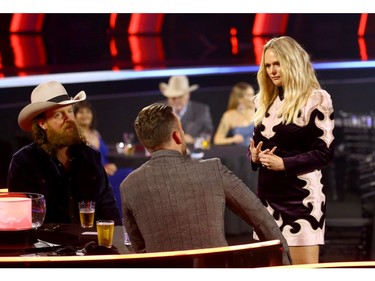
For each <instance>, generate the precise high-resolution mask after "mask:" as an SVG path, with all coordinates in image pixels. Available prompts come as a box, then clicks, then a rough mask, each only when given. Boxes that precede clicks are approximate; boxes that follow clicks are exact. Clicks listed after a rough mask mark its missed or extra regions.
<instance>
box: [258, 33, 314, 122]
mask: <svg viewBox="0 0 375 281" xmlns="http://www.w3.org/2000/svg"><path fill="white" fill-rule="evenodd" d="M268 49H272V51H274V52H275V53H276V55H277V57H278V60H279V62H280V67H281V75H282V82H283V84H282V87H283V90H284V102H283V105H282V107H281V108H280V115H281V117H282V120H283V122H284V123H285V124H289V123H292V122H294V121H295V120H296V119H297V117H298V114H299V111H300V109H301V108H302V107H303V106H304V105H305V103H306V101H307V99H308V97H309V95H310V93H311V91H312V89H319V88H320V84H319V82H318V79H317V78H316V74H315V71H314V69H313V66H312V63H311V61H310V56H309V54H308V53H307V52H306V51H305V50H304V49H303V48H302V47H301V45H300V44H298V43H297V42H296V41H295V40H294V39H293V38H291V37H288V36H282V37H278V38H273V39H271V40H270V41H268V42H267V43H266V44H265V45H264V47H263V53H262V60H261V63H260V67H259V70H258V74H257V80H258V85H259V92H258V94H257V95H256V97H255V99H256V106H257V108H256V112H255V115H254V123H255V125H257V124H259V123H261V122H262V119H263V118H264V116H265V115H266V113H267V110H268V108H269V107H270V106H271V104H272V102H273V101H274V100H275V98H276V97H277V95H278V94H279V89H278V87H277V86H276V85H275V84H274V83H273V82H272V80H271V79H270V77H269V76H268V74H267V71H266V67H265V62H264V59H265V58H264V57H265V52H266V51H267V50H268Z"/></svg>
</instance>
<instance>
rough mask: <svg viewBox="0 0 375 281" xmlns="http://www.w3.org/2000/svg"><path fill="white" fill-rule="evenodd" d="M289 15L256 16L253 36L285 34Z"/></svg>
mask: <svg viewBox="0 0 375 281" xmlns="http://www.w3.org/2000/svg"><path fill="white" fill-rule="evenodd" d="M288 19H289V14H256V15H255V19H254V25H253V35H254V36H261V35H274V34H277V35H280V34H285V32H286V28H287V26H288Z"/></svg>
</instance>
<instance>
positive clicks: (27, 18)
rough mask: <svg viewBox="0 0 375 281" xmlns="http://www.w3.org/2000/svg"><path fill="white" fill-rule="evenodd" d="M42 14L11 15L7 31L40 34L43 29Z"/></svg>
mask: <svg viewBox="0 0 375 281" xmlns="http://www.w3.org/2000/svg"><path fill="white" fill-rule="evenodd" d="M43 23H44V14H13V16H12V20H11V23H10V28H9V31H10V32H11V33H19V32H41V31H42V29H43Z"/></svg>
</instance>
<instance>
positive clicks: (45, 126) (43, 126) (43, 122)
mask: <svg viewBox="0 0 375 281" xmlns="http://www.w3.org/2000/svg"><path fill="white" fill-rule="evenodd" d="M36 123H37V124H38V126H39V127H41V128H42V129H43V130H46V129H47V124H46V120H44V119H38V120H37V121H36Z"/></svg>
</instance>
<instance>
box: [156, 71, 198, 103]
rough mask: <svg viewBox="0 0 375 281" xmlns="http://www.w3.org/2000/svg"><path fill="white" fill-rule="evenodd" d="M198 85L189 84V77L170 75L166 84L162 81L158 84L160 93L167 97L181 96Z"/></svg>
mask: <svg viewBox="0 0 375 281" xmlns="http://www.w3.org/2000/svg"><path fill="white" fill-rule="evenodd" d="M198 87H199V86H198V85H191V86H189V79H188V78H187V77H186V76H184V75H183V76H172V77H171V78H169V81H168V84H166V83H164V82H162V83H160V84H159V88H160V91H161V93H162V94H163V95H164V96H166V97H167V98H176V97H181V96H183V95H185V94H187V93H190V92H192V91H195V90H196V89H198Z"/></svg>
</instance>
